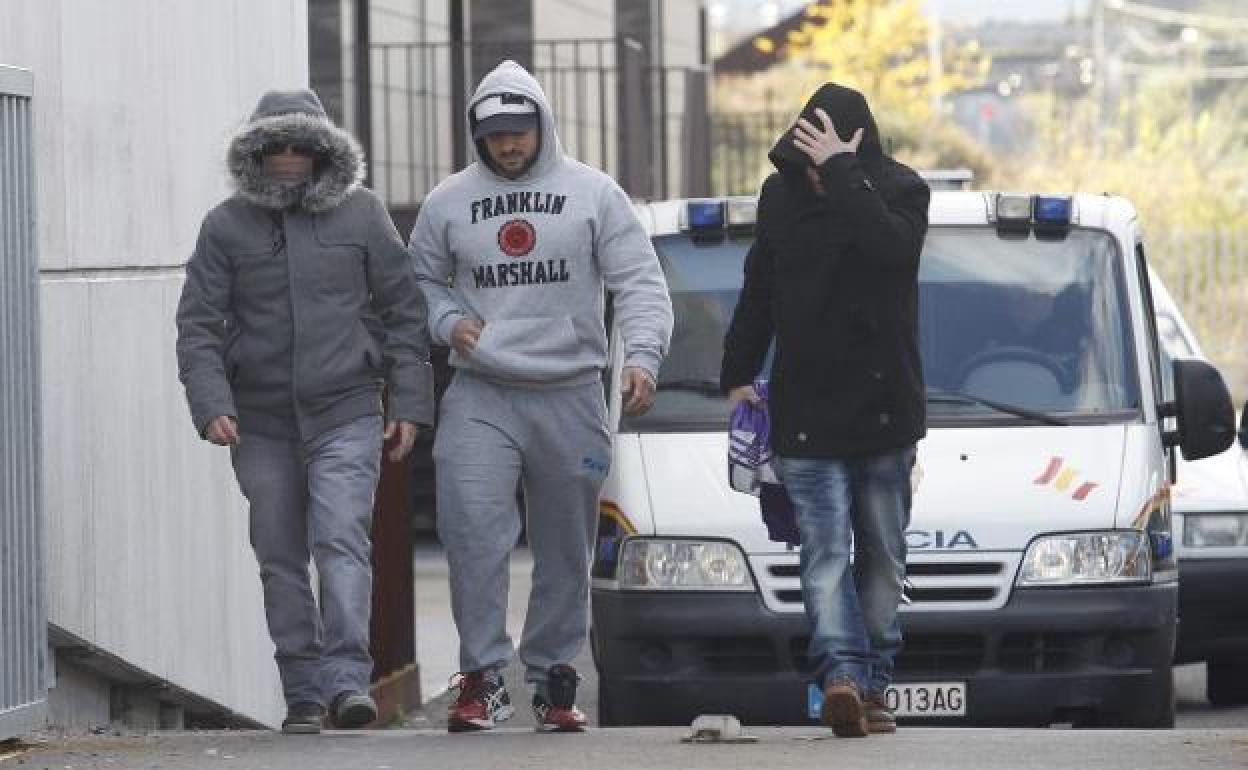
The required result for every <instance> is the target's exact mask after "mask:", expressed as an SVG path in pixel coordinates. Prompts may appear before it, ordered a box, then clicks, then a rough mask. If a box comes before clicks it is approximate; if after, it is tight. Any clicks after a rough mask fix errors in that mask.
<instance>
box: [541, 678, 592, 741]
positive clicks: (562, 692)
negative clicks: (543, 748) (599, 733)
mask: <svg viewBox="0 0 1248 770" xmlns="http://www.w3.org/2000/svg"><path fill="white" fill-rule="evenodd" d="M578 681H580V677H579V676H577V673H576V669H574V668H572V667H571V666H569V665H567V664H564V663H559V664H556V665H554V666H551V667H550V669H549V670H548V671H547V672H546V694H547V695H548V696H549V698H544V697H542V696H541V695H534V696H533V718H534V719H535V720H537V729H538V731H539V732H550V733H579V732H584V731H585V726H586V725H587V724H588V723H589V720H588V719H586V717H585V714H584V713H582V712H581V710H580V709H578V708H577V707H576V683H577V682H578Z"/></svg>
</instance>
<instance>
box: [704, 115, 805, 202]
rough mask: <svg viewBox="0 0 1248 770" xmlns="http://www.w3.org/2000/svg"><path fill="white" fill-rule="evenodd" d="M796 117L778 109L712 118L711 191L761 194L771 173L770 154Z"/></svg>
mask: <svg viewBox="0 0 1248 770" xmlns="http://www.w3.org/2000/svg"><path fill="white" fill-rule="evenodd" d="M793 117H794V116H793V115H791V114H789V113H787V112H781V111H779V110H775V109H766V110H762V111H759V112H718V113H715V114H714V115H712V117H711V188H712V189H713V190H714V191H715V193H716V194H719V195H757V194H758V189H759V187H761V186H762V183H763V180H764V179H766V178H767V174H768V173H770V171H771V166H770V164H769V163H768V161H767V153H768V152H769V151H770V150H771V148H772V145H774V144H775V143H776V139H777V138H779V136H780V134H781V133H783V132H784V131H785V129H787V128H788V127H789V125H790V124H791V123H792V121H793Z"/></svg>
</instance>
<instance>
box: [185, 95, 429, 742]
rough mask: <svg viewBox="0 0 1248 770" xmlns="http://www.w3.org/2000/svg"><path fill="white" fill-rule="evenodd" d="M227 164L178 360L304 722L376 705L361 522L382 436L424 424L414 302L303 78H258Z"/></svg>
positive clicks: (393, 250) (189, 279)
mask: <svg viewBox="0 0 1248 770" xmlns="http://www.w3.org/2000/svg"><path fill="white" fill-rule="evenodd" d="M227 164H228V167H229V172H230V176H231V179H232V182H233V184H234V187H235V188H236V192H235V193H234V194H233V195H232V196H231V197H230V198H228V199H227V200H225V201H224V202H222V203H221V204H219V205H218V206H217V207H216V208H214V209H212V210H211V211H210V212H208V215H207V216H206V217H205V218H204V222H203V226H202V227H201V229H200V233H199V240H198V242H197V243H196V245H195V252H194V254H192V256H191V259H190V262H189V263H188V264H187V268H186V283H185V285H184V286H183V289H182V298H181V302H180V303H179V305H178V316H177V324H178V341H177V353H178V371H179V376H180V379H181V381H182V383H183V385H185V387H186V396H187V401H188V402H189V404H190V409H191V417H192V418H193V420H194V422H195V428H196V430H197V431H199V434H200V436H202V437H203V438H204V439H206V440H208V441H211V442H212V443H214V444H219V445H222V446H228V447H230V455H231V458H232V460H233V464H234V471H235V475H236V476H237V478H238V483H239V487H240V488H241V489H242V492H243V495H244V496H245V497H246V498H247V500H248V502H249V503H250V510H251V518H250V527H251V544H252V547H253V548H254V549H255V553H256V559H257V560H258V562H259V564H260V579H261V581H262V583H263V587H264V607H265V614H266V616H267V618H268V624H269V633H270V635H271V636H272V638H273V643H274V645H275V646H276V648H277V652H276V656H275V657H276V659H277V665H278V672H279V674H280V675H281V680H282V689H283V691H284V694H285V697H286V703H287V707H288V714H287V717H286V720H285V721H284V722H283V725H282V728H283V731H284V732H288V733H315V732H319V731H320V729H321V722H322V718H323V716H324V714H325V708H326V706H327V705H328V706H329V708H330V710H331V712H332V716H333V718H334V721H335V722H336V724H337V725H338V726H340V727H360V726H363V725H365V724H368V723H369V722H372V721H373V720H374V719H376V716H377V710H376V705H375V704H374V703H373V701H372V699H371V698H370V697H369V696H368V684H369V680H370V678H371V674H372V658H371V657H370V655H369V645H368V641H369V633H368V632H369V610H370V604H371V602H370V599H371V593H372V569H371V566H370V555H371V549H372V546H371V543H370V541H369V529H370V523H371V518H372V510H373V494H374V490H375V488H376V486H377V479H378V476H379V473H380V463H381V452H382V443H383V436H384V439H391V438H393V439H394V442H395V444H394V446H393V448H392V449H391V452H390V455H389V456H390V458H391V459H392V460H399V459H402V458H403V457H404V456H405V455H406V454H407V453H408V451H409V450H410V449H411V446H412V443H413V441H414V440H415V438H416V433H417V426H418V425H431V424H432V423H433V399H432V377H431V372H430V369H429V364H428V342H427V334H426V332H425V322H426V310H425V304H424V302H423V300H422V298H421V297H420V294H419V292H418V291H417V290H416V285H415V282H414V277H413V275H412V272H411V265H410V262H409V261H408V259H407V254H406V252H405V251H404V249H403V242H402V240H401V239H400V238H399V235H398V233H397V232H396V231H395V229H394V225H393V223H392V222H391V221H390V216H389V214H388V213H387V212H386V209H385V207H384V206H383V205H382V203H381V201H380V200H379V199H378V198H377V196H376V195H374V194H373V193H372V192H371V191H369V190H367V189H364V188H363V187H360V179H361V178H362V176H363V158H362V155H361V153H360V150H359V146H358V144H357V143H356V142H355V140H354V139H353V138H352V137H351V136H350V135H348V134H347V133H346V132H344V131H342V130H341V129H338V128H337V127H335V126H334V125H333V124H332V123H330V121H329V119H328V117H327V116H326V114H325V110H324V109H323V108H322V107H321V103H320V100H319V99H317V97H316V94H314V93H313V92H311V91H308V90H300V91H271V92H269V93H267V94H265V95H264V96H263V98H261V100H260V103H259V105H258V106H257V107H256V110H255V112H254V113H253V114H252V116H251V119H250V121H249V122H248V124H247V126H246V127H245V128H243V129H242V131H241V132H240V133H238V134H237V135H236V136H235V137H234V139H233V140H232V141H231V143H230V146H229V151H228V157H227ZM383 386H385V387H387V388H388V393H389V403H388V406H387V408H386V409H384V410H383V405H382V388H383ZM383 414H384V418H383ZM383 419H384V428H383ZM309 549H311V556H312V557H313V558H314V559H315V560H316V566H317V572H318V575H319V577H320V609H319V610H318V608H317V603H316V601H315V600H314V599H313V595H312V588H311V585H310V583H309V576H308V559H309Z"/></svg>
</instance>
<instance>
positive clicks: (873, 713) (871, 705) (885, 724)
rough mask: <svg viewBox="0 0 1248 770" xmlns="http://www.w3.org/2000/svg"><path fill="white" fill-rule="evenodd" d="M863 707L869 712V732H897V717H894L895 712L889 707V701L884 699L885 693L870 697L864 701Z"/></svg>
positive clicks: (874, 694)
mask: <svg viewBox="0 0 1248 770" xmlns="http://www.w3.org/2000/svg"><path fill="white" fill-rule="evenodd" d="M863 705H864V707H865V708H866V711H867V732H869V733H895V732H897V717H896V716H894V715H893V710H892V709H890V708H889V707H888V701H887V700H885V699H884V693H873V694H871V695H868V696H867V697H866V699H865V700H863Z"/></svg>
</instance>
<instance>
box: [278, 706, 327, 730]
mask: <svg viewBox="0 0 1248 770" xmlns="http://www.w3.org/2000/svg"><path fill="white" fill-rule="evenodd" d="M324 720H325V709H324V708H322V707H321V704H319V703H292V704H291V705H290V707H289V708H287V709H286V718H285V719H283V720H282V732H283V733H285V734H286V735H316V734H317V733H319V732H320V731H321V723H322V722H323V721H324Z"/></svg>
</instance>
